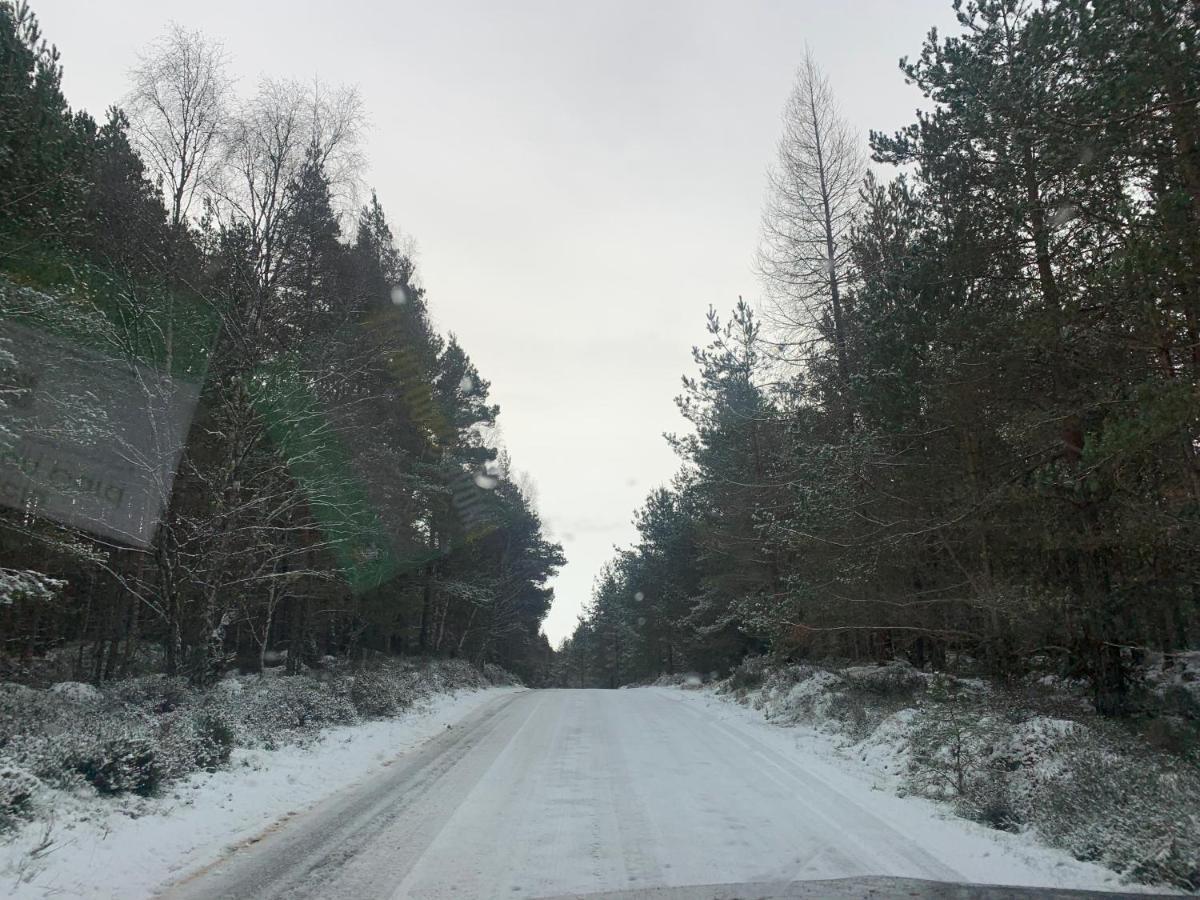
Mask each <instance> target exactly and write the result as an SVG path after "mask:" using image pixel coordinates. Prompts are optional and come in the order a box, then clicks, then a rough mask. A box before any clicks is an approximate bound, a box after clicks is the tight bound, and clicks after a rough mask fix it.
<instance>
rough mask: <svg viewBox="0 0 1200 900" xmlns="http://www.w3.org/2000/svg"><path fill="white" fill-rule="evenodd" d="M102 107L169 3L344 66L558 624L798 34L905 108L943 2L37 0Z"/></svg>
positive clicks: (655, 405)
mask: <svg viewBox="0 0 1200 900" xmlns="http://www.w3.org/2000/svg"><path fill="white" fill-rule="evenodd" d="M33 5H34V11H35V12H37V13H38V15H39V17H40V19H41V21H42V25H43V31H44V33H45V35H46V36H47V38H48V39H49V40H50V41H51V42H53V43H56V44H57V45H58V47H59V49H60V50H61V51H62V54H63V61H64V64H65V68H66V74H65V78H64V87H65V91H66V94H67V97H68V99H69V100H70V102H71V104H72V105H73V106H75V107H76V108H79V107H82V108H86V109H88V110H91V111H92V112H93V113H95V114H96V115H97V117H99V116H100V115H101V114H102V113H103V110H104V108H105V107H106V106H107V105H109V104H110V103H112V102H114V101H116V100H118V99H119V98H120V97H121V96H122V94H124V93H125V90H126V79H127V73H128V70H129V68H130V66H132V65H133V63H134V61H135V59H136V55H137V53H138V52H139V50H140V49H141V48H143V47H144V45H145V44H146V43H147V42H149V41H150V40H152V39H153V38H154V37H155V36H157V35H158V34H159V33H160V32H161V30H162V28H163V27H164V25H165V24H166V23H167V22H168V21H169V20H174V21H177V22H179V23H180V24H182V25H185V26H188V27H192V28H199V29H201V30H203V31H205V32H206V33H208V34H209V35H211V36H213V37H215V38H217V39H219V40H220V41H222V42H223V43H224V44H225V46H226V48H227V50H228V51H229V53H230V55H231V57H232V62H233V74H234V75H235V76H236V77H238V78H239V79H240V80H241V82H242V86H243V88H245V89H248V88H249V87H250V86H251V85H252V84H253V82H254V81H255V80H256V79H257V78H258V77H259V76H260V75H264V74H266V75H272V76H276V77H292V78H298V79H305V80H309V79H311V78H313V77H314V76H319V77H320V78H321V79H322V80H325V81H328V82H341V83H348V84H353V85H357V86H358V88H359V90H360V92H361V94H362V97H363V100H364V101H365V105H366V108H367V111H368V114H369V117H370V123H371V127H370V131H369V133H368V135H367V140H366V147H365V149H366V152H367V155H368V157H369V159H370V162H371V168H370V171H369V174H368V179H367V180H368V183H369V184H370V185H372V186H374V187H375V188H376V189H377V190H378V192H379V196H380V200H381V201H382V203H383V205H384V208H385V210H386V211H387V213H388V215H389V217H390V218H391V220H392V223H393V226H394V227H397V226H398V228H399V229H400V230H402V231H403V232H404V233H406V234H410V235H412V236H413V237H414V238H415V239H416V242H417V248H418V255H417V259H418V266H419V269H420V272H421V277H422V279H423V282H424V284H425V287H426V289H427V291H428V295H429V303H430V308H431V310H432V313H433V316H434V319H435V321H436V323H437V325H438V326H439V328H440V329H441V330H443V331H454V332H456V333H457V334H458V335H459V337H460V338H461V340H462V343H463V345H464V346H465V348H466V349H467V352H468V353H470V354H471V356H472V358H473V359H474V361H475V362H476V364H477V365H478V367H479V369H480V372H481V373H482V374H483V376H484V377H485V378H488V379H490V380H491V382H492V396H493V399H494V400H495V401H496V402H498V403H499V404H500V406H501V416H500V423H501V432H502V436H503V440H504V442H505V444H506V445H507V447H508V448H509V450H510V452H511V454H512V456H513V460H514V465H515V466H516V468H517V469H519V470H524V471H526V472H528V473H529V475H530V476H531V478H532V479H533V481H534V482H535V483H536V485H537V495H538V506H539V509H540V511H541V513H542V516H543V518H544V520H545V522H546V525H547V527H548V531H549V533H550V534H551V536H552V537H554V538H555V539H557V540H559V541H561V542H562V543H563V544H564V546H565V549H566V554H567V558H568V560H569V563H568V565H567V567H566V569H565V570H564V571H563V572H562V574H561V575H560V576H559V577H558V579H557V580H556V582H555V589H556V593H557V598H556V600H555V603H554V608H553V609H552V610H551V613H550V616H549V618H548V619H547V621H546V625H545V629H546V632H547V634H548V635H549V636H550V638H551V640H552V641H554V642H555V643H557V642H558V641H559V640H560V639H561V638H563V637H564V636H566V635H567V634H569V633H570V631H571V629H572V628H573V627H574V624H575V620H576V617H577V615H578V613H579V610H580V609H581V607H582V606H583V605H584V604H585V603H586V602H587V600H588V597H589V594H590V590H591V584H592V579H593V577H594V576H595V574H596V573H597V571H598V570H599V568H600V566H601V565H602V564H603V563H604V561H605V560H606V559H608V558H609V557H610V556H611V554H612V547H613V545H614V544H620V545H624V544H628V543H629V542H630V541H632V539H633V537H634V529H633V526H632V525H631V523H630V522H631V517H632V513H633V510H634V509H635V508H636V507H637V506H638V505H639V504H640V502H641V501H642V499H643V498H644V497H645V496H646V494H647V493H649V491H651V490H652V489H653V488H654V487H656V486H658V485H660V484H663V483H665V482H666V481H668V480H669V479H670V477H671V475H672V474H673V473H674V471H675V469H676V466H677V462H676V459H675V458H674V457H673V455H672V454H671V452H670V451H669V449H668V448H667V446H666V444H665V442H664V441H663V439H662V433H663V432H664V431H671V430H676V429H678V428H680V427H681V426H682V420H681V419H680V417H679V415H678V413H677V411H676V409H675V406H674V403H673V398H674V397H675V395H676V394H677V393H678V389H679V378H680V375H681V374H683V373H684V372H687V371H690V370H691V357H690V349H691V347H692V345H693V344H695V343H697V342H701V341H702V340H703V338H704V328H703V325H704V314H705V311H706V310H707V308H708V306H709V305H710V304H711V305H714V306H716V307H718V308H719V309H728V308H729V307H730V306H731V305H732V304H733V303H734V302H735V301H736V299H737V297H738V295H739V294H741V295H743V296H745V297H746V298H747V299H757V297H758V295H759V286H758V283H757V281H756V278H755V276H754V274H753V271H752V264H753V259H754V251H755V247H756V243H757V235H758V222H759V210H760V207H761V202H762V196H763V186H764V171H765V168H766V166H767V164H768V163H769V161H770V159H771V157H772V155H773V153H774V146H775V142H776V140H777V137H778V132H779V114H780V110H781V109H782V107H783V103H784V101H785V99H786V97H787V94H788V90H789V87H790V85H791V82H792V76H793V72H794V70H795V67H796V65H797V64H798V63H799V61H800V59H801V57H802V56H803V52H804V45H805V43H806V42H807V43H808V44H809V45H810V46H811V47H812V48H813V50H814V52H815V54H816V56H817V59H818V61H819V63H820V64H821V66H822V67H823V68H824V69H825V70H826V72H827V73H828V75H829V77H830V79H831V81H832V84H833V87H834V90H835V91H836V93H837V94H838V96H839V98H840V100H841V104H842V107H843V112H844V114H845V115H846V117H847V119H848V120H849V121H850V122H851V123H853V124H854V125H855V126H856V127H857V128H859V129H860V130H861V131H862V134H863V140H864V142H865V139H866V133H867V131H868V130H869V129H871V128H875V129H883V130H892V129H895V128H898V127H900V126H902V125H904V124H906V123H908V122H909V121H911V120H912V117H913V111H914V109H915V108H916V106H917V105H918V103H919V102H920V100H921V98H920V95H919V94H918V93H917V91H916V89H915V88H913V87H910V86H906V85H905V84H904V80H903V78H902V77H901V75H900V74H899V72H898V70H897V66H896V63H897V60H898V58H899V57H900V56H902V55H904V54H912V55H916V53H917V52H918V50H919V48H920V45H921V40H922V38H923V37H924V35H925V33H926V32H927V31H928V29H929V27H930V26H931V25H937V26H939V29H940V30H945V29H946V28H947V27H949V26H951V25H952V24H953V16H952V14H951V10H950V3H949V0H846V2H828V0H791V2H748V0H736V2H735V0H728V2H695V0H637V2H630V0H588V2H568V0H515V2H503V3H502V2H486V0H449V2H447V0H436V2H434V0H424V2H411V0H403V2H397V0H386V2H366V0H340V2H337V3H329V2H328V0H325V2H321V3H316V2H311V3H310V2H297V0H255V2H252V3H250V2H245V0H192V2H174V0H152V2H151V0H123V2H121V3H101V2H96V0H35V2H34V4H33Z"/></svg>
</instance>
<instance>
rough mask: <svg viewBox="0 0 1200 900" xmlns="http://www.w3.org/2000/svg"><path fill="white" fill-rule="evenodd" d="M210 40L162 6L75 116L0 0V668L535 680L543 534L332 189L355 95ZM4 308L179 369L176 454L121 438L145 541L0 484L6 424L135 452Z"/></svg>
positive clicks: (462, 371)
mask: <svg viewBox="0 0 1200 900" xmlns="http://www.w3.org/2000/svg"><path fill="white" fill-rule="evenodd" d="M228 64H229V63H228V59H227V55H226V54H225V52H224V50H223V49H222V47H221V46H220V44H218V43H217V42H215V41H213V40H211V39H209V38H207V37H205V36H204V35H201V34H199V33H196V32H192V31H189V30H187V29H184V28H180V27H177V26H176V27H172V28H171V29H169V30H168V31H167V32H166V34H165V35H164V36H163V38H162V39H161V40H160V41H159V42H158V43H157V44H156V45H154V46H153V47H151V48H149V49H148V51H147V52H146V54H145V55H144V56H142V57H141V58H140V60H139V62H138V64H137V66H136V67H135V68H134V70H133V72H132V76H131V85H130V90H129V94H128V96H127V97H126V98H125V100H124V102H123V104H122V105H121V106H113V107H112V108H110V109H109V110H108V112H107V114H106V116H105V118H104V120H103V121H100V122H97V121H96V120H95V119H93V118H92V117H91V116H90V115H88V114H87V113H85V112H80V111H75V110H72V109H71V108H70V106H69V105H68V103H67V101H66V99H65V97H64V96H63V93H62V89H61V78H62V66H61V62H60V58H59V54H58V52H57V50H56V49H55V48H54V47H53V46H52V45H50V44H49V43H48V42H47V41H46V40H45V39H44V38H43V36H42V34H41V31H40V28H39V26H38V22H37V19H36V16H35V15H34V13H33V12H32V11H31V9H30V7H29V6H28V4H27V3H25V2H23V0H20V2H13V0H0V298H2V303H0V312H2V313H3V320H4V322H5V323H9V324H10V325H14V326H15V325H18V324H19V325H20V326H21V327H22V328H27V329H33V330H32V331H28V332H20V331H12V330H9V331H7V332H0V335H2V336H0V376H2V377H0V414H2V418H3V422H2V423H0V450H2V451H3V453H4V463H5V477H6V478H7V479H8V481H6V483H5V486H4V490H5V492H6V493H5V497H4V500H5V504H6V506H5V508H4V509H3V510H2V511H0V560H2V565H3V568H2V569H0V671H2V672H3V674H5V675H7V676H9V677H22V676H23V675H28V674H29V673H30V672H32V671H34V670H35V669H36V665H35V664H36V661H37V660H39V659H43V658H45V657H46V655H47V654H51V655H54V654H57V658H58V659H60V660H62V659H63V658H69V659H70V660H71V662H72V665H73V666H74V669H75V672H76V675H77V677H80V678H83V679H91V680H95V681H102V680H105V679H110V678H119V677H122V676H126V675H130V674H137V673H142V672H146V671H163V672H166V673H168V674H171V675H180V676H187V677H189V678H190V679H192V680H193V681H194V682H196V683H198V684H204V683H208V682H210V681H211V680H212V679H214V678H216V677H219V675H220V674H221V673H222V672H224V671H226V670H227V669H229V668H231V667H234V666H237V667H241V668H243V669H249V670H254V669H262V668H264V667H266V666H268V665H272V664H285V665H286V666H287V670H288V671H289V672H298V671H300V670H301V669H302V668H305V667H319V666H321V665H322V664H323V663H324V662H326V661H328V659H329V658H330V657H334V658H338V659H351V660H356V661H359V660H364V659H370V658H372V657H374V656H378V655H394V654H407V653H424V654H438V655H447V656H461V657H464V658H468V659H471V660H473V661H475V662H478V663H485V662H490V663H497V664H500V665H503V666H505V667H508V668H510V669H511V670H513V671H515V672H517V673H519V674H521V675H523V676H524V677H526V678H528V679H532V680H534V681H536V680H537V679H539V678H541V677H542V675H543V673H544V671H545V669H546V667H547V665H548V662H549V659H550V652H551V651H550V648H549V645H548V643H547V642H546V639H545V637H544V636H542V634H541V633H540V623H541V620H542V619H543V617H544V616H545V614H546V612H547V610H548V608H549V604H550V601H551V597H552V591H551V589H550V588H549V587H548V586H547V581H548V579H549V578H550V577H551V576H552V575H553V573H554V572H555V571H556V570H557V569H558V567H560V566H561V565H562V564H563V563H564V558H563V555H562V549H561V547H559V546H558V545H557V544H554V543H552V542H550V541H549V540H548V539H547V538H546V536H545V534H544V533H543V529H542V525H541V522H540V519H539V517H538V514H537V512H536V510H535V509H534V507H533V505H532V500H531V496H530V491H529V490H528V489H527V488H523V487H522V484H523V483H524V482H523V480H522V479H521V478H519V477H517V476H516V475H515V473H514V470H513V468H512V463H511V461H510V460H509V458H508V456H507V454H506V453H505V452H504V451H503V449H502V448H501V447H500V446H499V445H498V442H497V439H496V435H495V430H494V426H495V423H496V417H497V414H498V412H499V410H498V408H497V406H496V405H495V404H493V403H492V402H490V400H489V396H488V394H489V384H488V382H487V380H486V379H485V378H483V377H482V376H481V374H480V373H479V372H478V370H477V369H476V367H475V365H474V364H473V363H472V361H471V359H470V357H469V355H468V354H467V352H466V350H465V349H464V348H463V347H462V346H461V344H460V343H459V342H458V340H457V339H456V338H455V337H454V336H453V335H450V336H443V335H441V334H439V333H437V331H436V330H435V329H434V327H433V325H432V324H431V322H430V317H429V312H428V301H427V298H426V296H425V291H424V289H423V288H422V287H421V284H420V279H419V276H418V272H417V270H416V266H415V263H414V259H413V255H412V252H411V249H410V244H409V242H406V241H404V240H400V239H398V238H397V236H396V234H395V232H394V231H393V229H392V227H391V226H390V225H389V222H388V219H387V217H386V216H385V214H384V211H383V208H382V206H381V205H380V203H379V201H378V199H377V198H376V196H375V195H374V193H371V194H370V195H369V199H368V200H367V202H366V203H365V204H362V203H357V202H356V201H355V198H356V197H357V196H359V195H360V194H361V192H362V185H361V183H360V181H361V173H362V171H363V159H362V154H361V134H362V130H363V111H362V109H361V104H360V102H359V99H358V96H357V94H356V93H355V92H354V91H353V90H350V89H346V88H338V87H331V86H328V85H324V84H321V83H314V84H310V85H304V84H297V83H294V82H290V81H282V80H276V79H270V78H264V79H263V80H261V81H260V82H259V83H258V84H257V85H256V86H255V88H254V89H253V91H252V92H251V93H250V94H249V95H248V96H244V97H238V96H235V94H234V92H233V90H232V88H231V79H230V77H229V74H228ZM32 333H37V334H42V335H52V336H53V338H54V340H56V341H58V342H60V344H62V345H63V346H67V345H70V346H84V347H86V348H87V352H89V353H99V354H101V356H100V357H99V358H102V359H106V360H109V361H110V364H111V365H112V366H114V367H116V368H119V369H121V371H123V372H126V373H129V378H133V379H134V381H137V380H138V379H140V384H141V385H142V386H143V388H145V389H146V390H147V391H149V392H153V391H156V390H160V387H159V386H160V385H162V384H166V383H167V381H170V383H171V384H174V385H191V386H192V390H194V392H195V393H196V396H197V397H198V402H197V403H196V404H195V411H194V413H193V414H192V415H191V418H190V427H189V428H187V429H186V431H185V432H184V434H185V437H184V439H183V440H182V443H181V446H179V447H176V448H175V452H177V453H178V454H179V455H178V462H177V465H174V466H172V467H170V469H169V471H168V472H167V473H166V474H165V475H164V474H163V473H161V472H159V471H158V470H157V469H155V468H154V466H153V465H152V464H151V463H149V462H141V461H138V460H134V461H132V462H129V465H133V466H137V465H141V466H142V468H143V470H144V471H142V472H141V476H139V477H144V478H145V479H149V481H151V482H153V481H154V479H157V482H154V483H156V484H158V485H159V486H160V487H162V488H163V494H164V496H163V504H162V509H161V510H160V511H159V513H158V518H157V519H156V521H155V522H154V523H153V525H154V526H156V527H153V528H152V529H151V531H152V538H151V539H149V540H148V541H145V542H142V543H139V542H137V541H122V540H119V539H114V538H112V537H111V536H109V535H105V534H103V533H100V532H97V531H96V530H95V529H83V528H79V527H71V524H72V523H66V524H64V523H63V522H62V521H61V519H60V521H58V522H56V521H54V520H52V519H51V518H50V517H48V516H46V515H42V514H40V513H42V512H44V511H45V510H44V509H42V508H41V507H39V502H40V501H39V498H38V496H37V495H36V494H35V493H34V494H21V493H19V492H17V493H12V492H13V491H15V490H16V488H14V486H13V485H14V483H15V482H14V481H13V478H15V477H17V476H19V475H20V474H21V473H20V465H21V464H22V460H24V459H26V458H25V457H22V456H21V455H20V454H21V453H22V452H23V451H21V449H20V448H21V446H22V443H21V442H22V441H28V440H31V439H32V437H37V438H38V439H39V440H41V439H46V440H50V439H53V440H55V441H59V442H60V443H61V442H65V443H67V444H71V445H73V446H75V445H77V446H85V447H88V446H91V447H96V448H97V450H96V452H97V453H99V452H101V450H102V448H101V447H100V442H101V440H103V441H107V442H109V443H110V444H111V443H112V442H114V441H115V442H117V443H118V445H119V448H118V449H122V448H123V449H122V452H124V453H125V454H126V456H127V457H128V456H131V455H133V450H134V449H136V448H131V447H130V446H128V445H129V441H128V440H126V442H125V444H120V441H121V440H122V434H123V432H122V430H121V428H120V427H118V424H119V423H115V422H114V421H113V416H112V415H111V414H105V415H107V418H105V416H104V415H100V414H98V413H97V412H96V409H97V405H96V403H95V402H93V401H94V400H95V398H94V397H92V398H89V397H88V391H89V390H90V389H92V390H97V391H99V390H101V389H102V388H101V387H97V386H96V385H89V384H88V383H80V384H78V385H76V386H75V388H74V389H71V390H68V391H66V392H64V393H62V394H61V396H57V397H53V398H47V397H46V396H43V395H42V394H39V384H38V381H37V378H35V377H32V376H30V375H29V373H28V372H23V371H22V368H21V365H20V364H19V357H20V353H18V352H16V351H17V349H19V348H16V347H15V346H14V345H13V341H14V340H19V339H20V338H19V337H14V335H20V334H32ZM56 346H57V345H56ZM46 365H47V366H52V365H53V362H49V363H46ZM146 373H154V374H153V375H147V374H146ZM159 376H164V378H163V379H160V378H159ZM163 390H165V389H163ZM172 390H174V388H173V389H172ZM43 393H44V392H43ZM172 396H173V397H176V398H177V395H176V394H172ZM54 404H56V405H57V406H56V409H55V416H56V418H55V421H56V422H57V423H58V425H57V427H58V429H59V432H58V433H57V434H55V435H40V436H37V435H32V436H31V434H30V433H29V431H30V429H34V428H35V427H36V422H39V421H41V420H36V418H35V420H30V419H28V418H26V419H23V418H22V414H23V412H27V411H28V410H29V409H42V408H45V407H47V406H48V405H54ZM99 406H100V408H103V406H104V404H103V403H101V404H100V405H99ZM157 408H158V407H156V406H155V405H154V404H153V403H148V404H147V406H146V408H145V409H142V408H141V407H136V405H135V408H134V409H132V410H128V411H127V412H129V414H130V416H131V418H133V419H138V418H139V417H140V418H141V419H143V420H144V419H145V418H146V416H147V415H150V417H151V418H154V416H153V415H152V414H149V413H147V410H154V409H157ZM30 421H35V424H34V425H30V424H28V423H29V422H30ZM22 423H26V424H25V425H23V424H22ZM159 424H160V423H158V422H157V421H152V422H148V423H146V422H143V423H142V426H144V427H145V428H149V429H150V430H152V431H153V430H155V429H156V428H157V429H158V431H166V430H168V429H166V428H165V427H163V428H159ZM23 428H24V429H25V430H22V429H23ZM98 436H99V437H98ZM89 442H90V443H89ZM108 449H109V450H111V447H110V448H108ZM127 462H128V460H127ZM14 472H16V473H17V476H14V475H13V473H14ZM17 480H19V478H17ZM70 487H71V488H73V489H75V490H77V491H81V492H82V490H83V486H81V484H72V485H71V486H70ZM118 493H119V486H118ZM80 502H82V500H80Z"/></svg>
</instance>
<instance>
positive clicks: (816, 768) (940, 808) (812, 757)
mask: <svg viewBox="0 0 1200 900" xmlns="http://www.w3.org/2000/svg"><path fill="white" fill-rule="evenodd" d="M646 690H650V691H658V692H662V693H665V694H669V695H671V696H672V697H673V698H674V699H676V700H678V701H679V702H683V703H687V704H689V705H691V706H693V707H694V708H696V709H698V710H703V712H704V714H705V715H706V716H708V717H711V718H712V719H713V720H714V721H715V722H718V723H721V725H723V726H724V727H725V728H728V729H731V730H734V731H737V732H741V733H744V734H748V735H752V736H753V738H754V739H756V740H758V741H760V742H762V743H765V744H767V745H768V746H770V747H771V748H773V749H774V750H776V751H777V752H779V753H781V754H786V755H787V756H789V757H790V758H792V759H794V760H796V761H797V762H798V763H800V764H801V765H802V766H803V768H804V769H805V770H806V771H807V772H808V773H810V774H812V775H814V776H816V777H817V778H818V779H819V780H820V781H821V782H822V783H823V784H825V785H826V786H828V787H829V789H830V790H832V791H834V792H836V793H838V794H841V795H844V796H845V797H848V798H853V799H854V800H856V801H857V802H858V803H859V804H860V805H863V806H866V805H867V804H869V808H870V811H871V813H872V814H873V815H875V816H876V817H878V818H880V819H882V820H883V821H885V822H887V823H888V824H889V825H891V826H892V827H893V828H895V829H896V830H898V831H900V832H902V833H904V834H908V835H920V839H921V845H922V846H923V847H924V848H925V849H927V850H928V851H929V852H930V853H931V854H932V855H933V856H935V857H937V858H938V859H941V860H943V861H946V862H948V863H949V864H951V865H953V867H954V868H955V869H956V870H957V871H959V872H960V873H961V874H962V875H963V877H964V878H966V879H967V880H970V881H973V882H977V883H985V884H1011V885H1020V886H1040V887H1064V888H1079V889H1092V890H1109V891H1118V890H1119V891H1126V892H1147V893H1151V892H1153V893H1164V892H1165V889H1164V888H1162V887H1146V886H1143V885H1135V884H1128V883H1126V882H1123V881H1122V880H1121V879H1120V878H1119V876H1118V875H1117V874H1116V873H1114V872H1112V871H1111V870H1109V869H1106V868H1104V867H1103V866H1099V865H1096V864H1093V863H1086V862H1081V861H1079V860H1076V859H1074V858H1073V857H1072V856H1070V854H1068V853H1066V852H1064V851H1061V850H1056V849H1054V848H1051V847H1047V846H1045V845H1044V844H1042V843H1040V842H1039V841H1038V840H1037V836H1036V835H1035V834H1033V833H1030V832H1023V833H1016V834H1014V833H1010V832H1004V831H998V830H995V829H992V828H988V827H986V826H984V825H980V824H978V823H976V822H971V821H968V820H966V819H962V818H959V817H958V816H956V815H954V813H953V812H952V811H951V810H950V809H949V808H948V807H947V806H946V805H944V804H939V803H937V802H934V801H931V800H926V799H923V798H920V797H914V796H898V795H897V790H898V789H901V787H902V778H903V774H904V770H905V768H906V748H905V738H904V736H905V734H906V728H905V721H904V720H905V718H906V717H910V716H911V715H912V714H913V711H911V710H904V711H901V712H899V713H897V714H895V716H894V718H895V722H892V723H890V724H889V723H888V722H887V721H885V723H884V725H883V726H881V728H880V729H878V730H877V731H876V732H875V734H874V735H873V736H872V738H871V739H870V740H868V741H864V742H862V743H859V744H846V743H845V742H844V740H839V739H838V737H837V736H836V735H833V734H830V733H828V732H825V731H821V730H818V729H817V728H814V727H812V726H809V725H800V724H788V725H786V726H781V725H778V724H772V723H771V722H768V721H767V719H766V717H765V716H764V714H763V712H761V711H759V710H755V709H752V708H749V707H747V706H744V705H741V704H738V703H736V702H733V701H734V698H733V697H732V696H731V695H729V694H717V693H716V692H715V691H714V690H713V689H712V688H707V687H706V688H701V689H695V688H692V689H686V690H680V689H678V688H674V687H652V688H647V689H646ZM888 735H892V736H893V738H894V739H893V740H888ZM901 793H903V791H901ZM886 874H896V873H886Z"/></svg>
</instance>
